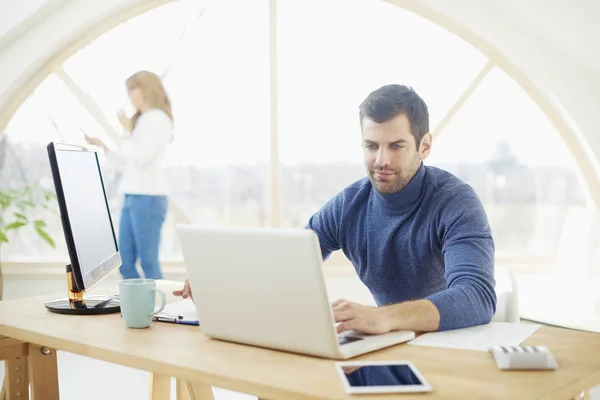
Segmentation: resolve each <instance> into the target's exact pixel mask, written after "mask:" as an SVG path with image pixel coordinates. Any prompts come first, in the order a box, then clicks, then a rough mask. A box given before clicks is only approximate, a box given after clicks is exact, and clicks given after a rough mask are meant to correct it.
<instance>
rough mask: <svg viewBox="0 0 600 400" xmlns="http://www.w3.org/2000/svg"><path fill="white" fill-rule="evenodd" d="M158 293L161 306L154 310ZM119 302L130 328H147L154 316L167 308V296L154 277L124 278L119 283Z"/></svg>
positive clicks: (126, 323)
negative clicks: (157, 285) (158, 287)
mask: <svg viewBox="0 0 600 400" xmlns="http://www.w3.org/2000/svg"><path fill="white" fill-rule="evenodd" d="M156 293H158V294H159V295H160V307H159V309H158V310H156V311H154V305H155V304H156ZM119 302H120V303H121V315H123V320H124V321H125V325H127V327H128V328H147V327H149V326H150V325H151V324H152V317H153V316H154V315H155V314H158V313H159V312H161V311H162V310H164V309H165V306H166V305H167V296H166V295H165V293H164V292H163V291H162V290H160V289H157V288H156V281H155V280H154V279H124V280H122V281H121V282H120V283H119Z"/></svg>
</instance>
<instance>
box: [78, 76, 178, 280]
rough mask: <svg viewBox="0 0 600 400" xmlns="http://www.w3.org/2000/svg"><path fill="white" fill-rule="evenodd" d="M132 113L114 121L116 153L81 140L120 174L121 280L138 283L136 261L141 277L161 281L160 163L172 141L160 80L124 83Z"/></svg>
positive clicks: (163, 207) (163, 191)
mask: <svg viewBox="0 0 600 400" xmlns="http://www.w3.org/2000/svg"><path fill="white" fill-rule="evenodd" d="M125 85H126V87H127V93H128V95H129V98H130V99H131V103H132V104H133V106H134V108H135V109H136V112H135V114H134V115H133V116H132V117H131V118H127V117H126V116H125V113H124V112H123V110H121V111H119V113H118V118H119V122H120V123H121V125H123V128H124V130H125V137H124V138H123V140H122V143H121V145H120V148H119V149H118V150H117V151H113V150H111V149H109V148H108V147H107V146H106V145H105V144H104V143H103V142H102V141H101V140H100V139H98V138H92V137H89V136H87V135H86V136H85V139H86V141H87V142H88V143H89V144H91V145H94V146H98V147H101V148H102V149H104V151H105V152H106V156H107V162H108V163H109V164H110V165H111V166H114V167H115V169H117V170H120V171H122V172H123V178H122V182H121V190H122V192H124V194H125V198H124V200H123V208H122V211H121V221H120V225H119V251H120V253H121V259H122V264H121V275H122V276H123V278H124V279H130V278H139V277H140V274H139V273H138V271H137V269H136V262H137V260H138V259H139V260H140V263H141V265H142V270H143V272H144V277H146V278H150V279H162V278H163V274H162V271H161V268H160V263H159V260H158V253H159V247H160V238H161V230H162V226H163V223H164V221H165V218H166V215H167V205H168V200H167V188H166V181H165V177H164V170H163V167H162V161H163V158H164V155H165V151H166V148H167V145H168V144H169V143H170V142H171V141H172V140H173V114H172V111H171V102H170V101H169V98H168V96H167V93H166V91H165V88H164V87H163V85H162V83H161V81H160V78H159V77H158V76H157V75H155V74H153V73H152V72H148V71H140V72H137V73H136V74H134V75H132V76H131V77H129V78H128V79H127V81H126V82H125Z"/></svg>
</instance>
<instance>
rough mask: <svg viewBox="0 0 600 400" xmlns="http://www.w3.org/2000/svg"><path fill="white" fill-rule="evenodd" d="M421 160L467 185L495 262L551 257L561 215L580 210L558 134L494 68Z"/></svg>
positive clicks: (572, 168)
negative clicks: (483, 214)
mask: <svg viewBox="0 0 600 400" xmlns="http://www.w3.org/2000/svg"><path fill="white" fill-rule="evenodd" d="M427 163H428V164H431V165H435V166H439V167H442V168H444V169H447V170H449V171H451V172H453V173H455V174H456V175H458V176H459V177H460V178H461V179H463V180H465V181H466V182H468V183H469V184H471V185H472V186H473V187H474V189H475V190H476V191H477V193H478V194H479V196H480V197H481V199H482V201H483V203H484V205H485V207H486V210H487V212H488V216H489V219H490V223H491V225H492V229H493V233H494V237H495V240H496V249H497V254H498V256H500V257H502V256H511V257H514V256H532V255H533V256H551V257H553V256H554V255H555V251H556V248H557V246H558V242H559V238H560V235H561V232H562V228H563V221H564V218H565V215H566V214H567V212H568V211H569V210H570V209H572V208H574V207H575V208H578V207H584V208H585V206H586V202H585V193H584V191H583V189H582V188H583V186H582V184H581V182H580V181H579V179H578V173H577V168H576V165H575V162H574V160H573V158H572V157H571V155H570V154H569V152H568V151H567V148H566V146H565V144H564V143H563V141H562V139H561V138H560V137H559V135H558V132H557V131H556V129H555V128H554V126H553V125H552V124H551V123H550V121H549V120H548V118H547V117H546V116H545V115H544V113H543V112H542V111H541V110H540V108H539V107H538V106H537V105H536V104H535V103H534V102H533V100H532V99H531V98H530V97H529V96H528V95H527V93H525V91H524V90H523V89H522V88H521V87H520V86H518V85H517V84H516V82H514V81H513V80H512V79H511V78H510V77H509V76H508V75H506V74H505V73H504V72H503V71H502V70H500V69H499V68H494V69H493V70H492V71H491V72H490V74H489V75H488V76H487V77H486V78H485V79H484V80H483V82H482V83H481V85H480V86H479V87H478V88H477V89H476V90H475V92H474V93H473V95H472V97H471V98H469V99H468V101H467V102H466V103H465V105H464V106H463V107H462V108H461V109H460V111H459V112H458V113H457V115H456V116H455V117H454V119H452V121H451V122H450V124H449V125H448V126H447V128H446V129H445V130H444V131H443V132H442V133H441V135H440V137H439V138H438V139H435V140H434V143H433V147H432V152H431V156H430V158H429V159H428V160H427Z"/></svg>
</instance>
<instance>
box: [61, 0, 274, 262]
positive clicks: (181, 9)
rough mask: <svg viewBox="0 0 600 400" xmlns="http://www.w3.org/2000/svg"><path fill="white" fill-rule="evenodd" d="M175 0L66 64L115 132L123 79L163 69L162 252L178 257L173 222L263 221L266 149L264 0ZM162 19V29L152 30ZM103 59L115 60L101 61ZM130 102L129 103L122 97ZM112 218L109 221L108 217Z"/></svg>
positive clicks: (122, 99)
mask: <svg viewBox="0 0 600 400" xmlns="http://www.w3.org/2000/svg"><path fill="white" fill-rule="evenodd" d="M202 4H203V3H201V2H174V3H171V4H167V5H165V6H162V7H160V8H158V9H156V10H153V11H151V12H148V13H146V14H144V15H140V16H138V17H136V18H134V19H132V20H130V21H127V22H125V23H124V24H122V25H120V26H119V27H117V28H115V29H114V30H112V31H110V32H108V33H107V34H105V35H103V36H102V37H100V38H99V39H98V40H97V41H95V42H93V43H91V44H90V45H89V46H88V47H87V48H85V49H83V50H82V51H80V52H79V53H78V54H76V55H75V56H73V57H72V58H71V59H69V60H68V61H67V62H66V63H65V66H64V68H65V70H66V71H67V72H68V73H69V75H70V76H71V77H73V79H74V81H75V82H76V83H77V85H79V86H80V87H81V88H82V89H83V90H84V91H85V92H87V93H88V94H90V95H91V97H92V98H93V99H94V100H96V101H97V103H98V105H99V107H100V108H101V109H102V111H103V112H104V114H105V115H106V117H107V118H108V119H109V120H110V122H111V124H113V126H114V129H115V131H116V132H119V131H120V129H118V127H117V125H118V122H117V119H116V113H117V111H118V110H119V108H121V107H124V106H127V102H128V100H127V99H126V97H125V95H126V93H125V86H124V81H125V79H126V78H127V77H128V76H129V75H131V74H132V73H134V72H136V71H137V70H141V69H146V70H150V71H153V72H156V73H158V74H159V75H161V76H162V78H163V82H164V84H165V88H166V90H167V92H168V94H169V96H170V98H171V102H172V104H173V113H174V123H175V128H174V130H175V141H174V142H173V143H172V144H171V146H170V148H169V150H168V154H167V157H166V163H167V177H168V184H169V196H170V201H171V205H172V206H173V207H177V208H178V210H179V211H181V213H179V212H175V210H172V211H173V212H174V214H173V215H170V216H169V217H168V219H167V222H166V223H165V226H164V230H163V242H162V248H161V257H162V258H163V259H164V258H180V257H181V256H180V253H179V249H178V244H177V235H176V232H175V224H176V223H177V222H184V221H185V220H181V219H178V218H179V217H178V216H179V215H181V214H184V215H185V216H186V217H187V218H189V220H191V221H192V222H195V223H201V224H219V225H254V226H257V225H264V224H265V223H266V220H267V210H266V207H267V206H266V199H267V196H266V190H267V187H266V177H267V168H266V163H267V158H268V150H269V142H268V140H269V97H268V96H269V75H268V74H269V47H268V46H269V35H268V27H269V24H268V2H248V1H244V0H227V1H218V2H210V3H209V5H208V6H206V8H203V6H202ZM157 26H161V29H156V27H157ZM106 60H115V62H114V63H109V64H110V65H109V66H108V68H106ZM127 107H129V106H127ZM115 226H117V225H115Z"/></svg>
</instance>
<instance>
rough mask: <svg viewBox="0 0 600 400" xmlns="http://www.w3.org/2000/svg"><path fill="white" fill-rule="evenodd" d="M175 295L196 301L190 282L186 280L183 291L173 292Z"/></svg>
mask: <svg viewBox="0 0 600 400" xmlns="http://www.w3.org/2000/svg"><path fill="white" fill-rule="evenodd" d="M173 295H175V296H179V297H183V298H184V299H187V298H188V297H189V298H191V299H192V301H193V300H194V296H192V289H191V288H190V280H189V279H186V280H185V284H184V285H183V289H181V290H174V291H173Z"/></svg>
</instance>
